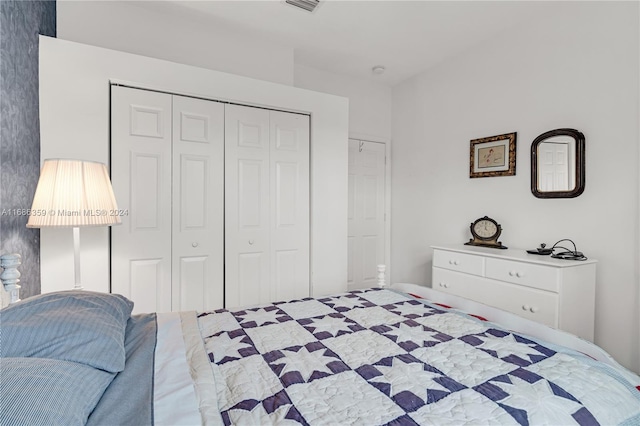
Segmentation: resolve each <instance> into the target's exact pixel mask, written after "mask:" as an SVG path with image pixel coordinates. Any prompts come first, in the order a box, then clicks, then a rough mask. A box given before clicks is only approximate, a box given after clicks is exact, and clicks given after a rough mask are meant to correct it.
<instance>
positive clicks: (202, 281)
mask: <svg viewBox="0 0 640 426" xmlns="http://www.w3.org/2000/svg"><path fill="white" fill-rule="evenodd" d="M223 129H224V106H223V105H222V104H220V103H218V102H213V101H205V100H201V99H194V98H188V97H182V96H176V95H170V94H164V93H157V92H150V91H145V90H139V89H131V88H123V87H113V88H112V139H111V177H112V182H113V187H114V193H115V195H116V199H117V201H118V203H119V207H120V208H121V209H128V210H129V216H128V217H125V218H123V219H124V220H123V223H122V225H121V226H119V227H113V228H112V233H111V247H112V249H111V270H112V276H111V278H112V279H111V291H112V292H113V293H120V294H123V295H125V296H127V297H129V298H130V299H131V300H133V301H134V303H135V307H134V310H135V311H136V312H163V311H171V310H173V311H184V310H205V309H217V308H221V307H222V303H223V291H224V281H223V259H224V257H223V244H224V223H223V212H224V210H223V209H224V207H223V202H224V200H223V197H224V196H223V189H224V183H223V179H224V169H223V167H224V141H223V137H224V130H223Z"/></svg>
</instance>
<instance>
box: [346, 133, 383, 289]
mask: <svg viewBox="0 0 640 426" xmlns="http://www.w3.org/2000/svg"><path fill="white" fill-rule="evenodd" d="M385 148H386V147H385V144H383V143H376V142H367V141H360V140H355V139H349V180H348V182H349V204H348V206H349V207H348V239H347V241H348V243H347V248H348V257H349V259H348V274H347V285H348V288H349V290H354V289H359V288H366V287H374V286H375V285H376V273H377V269H376V266H377V265H378V264H382V263H384V262H385V261H384V248H385Z"/></svg>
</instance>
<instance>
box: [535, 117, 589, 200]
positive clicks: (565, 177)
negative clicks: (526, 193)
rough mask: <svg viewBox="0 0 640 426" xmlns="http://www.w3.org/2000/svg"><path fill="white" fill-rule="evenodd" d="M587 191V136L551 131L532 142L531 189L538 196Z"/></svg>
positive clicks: (563, 196)
mask: <svg viewBox="0 0 640 426" xmlns="http://www.w3.org/2000/svg"><path fill="white" fill-rule="evenodd" d="M583 191H584V135H583V134H582V133H581V132H579V131H577V130H575V129H556V130H550V131H548V132H545V133H543V134H541V135H540V136H538V137H537V138H536V139H535V140H534V141H533V143H532V144H531V192H532V193H533V195H535V196H536V197H538V198H573V197H577V196H578V195H580V194H582V192H583Z"/></svg>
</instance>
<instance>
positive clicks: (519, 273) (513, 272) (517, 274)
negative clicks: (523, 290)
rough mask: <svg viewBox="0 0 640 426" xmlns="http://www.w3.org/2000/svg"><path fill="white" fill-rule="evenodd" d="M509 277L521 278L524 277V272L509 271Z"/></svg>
mask: <svg viewBox="0 0 640 426" xmlns="http://www.w3.org/2000/svg"><path fill="white" fill-rule="evenodd" d="M509 276H512V277H518V278H522V277H524V272H519V271H509Z"/></svg>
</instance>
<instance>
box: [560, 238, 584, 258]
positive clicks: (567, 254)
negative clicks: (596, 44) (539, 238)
mask: <svg viewBox="0 0 640 426" xmlns="http://www.w3.org/2000/svg"><path fill="white" fill-rule="evenodd" d="M563 241H569V242H570V243H571V244H573V251H572V250H570V249H568V248H566V247H563V246H559V245H558V244H559V243H561V242H563ZM556 248H558V249H563V250H565V251H563V252H560V253H553V250H555V249H556ZM551 252H552V253H551V257H554V258H556V259H566V260H587V256H585V255H584V254H582V252H579V251H578V248H577V247H576V243H574V242H573V241H572V240H570V239H568V238H564V239H562V240H559V241H556V243H555V244H554V245H553V247H551Z"/></svg>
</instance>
